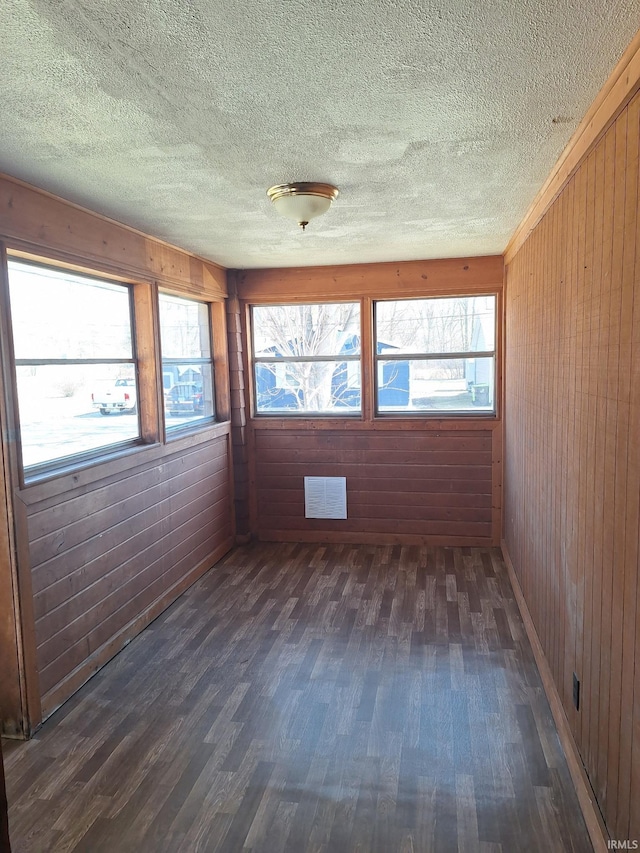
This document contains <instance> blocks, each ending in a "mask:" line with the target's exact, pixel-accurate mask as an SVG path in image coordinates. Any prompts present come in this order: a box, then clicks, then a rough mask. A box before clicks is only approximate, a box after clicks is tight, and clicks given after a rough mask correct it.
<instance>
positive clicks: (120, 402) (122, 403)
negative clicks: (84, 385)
mask: <svg viewBox="0 0 640 853" xmlns="http://www.w3.org/2000/svg"><path fill="white" fill-rule="evenodd" d="M91 401H92V403H93V405H94V406H96V408H97V409H99V411H100V414H101V415H110V414H111V413H112V412H127V413H129V414H133V413H135V412H136V406H137V403H138V399H137V389H136V381H135V379H116V381H115V384H114V385H111V386H110V387H107V388H105V389H104V390H102V391H99V392H96V393H94V394H92V395H91Z"/></svg>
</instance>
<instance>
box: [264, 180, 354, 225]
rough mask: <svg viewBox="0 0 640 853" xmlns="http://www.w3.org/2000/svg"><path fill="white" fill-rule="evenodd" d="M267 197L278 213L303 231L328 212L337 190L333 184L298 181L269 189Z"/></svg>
mask: <svg viewBox="0 0 640 853" xmlns="http://www.w3.org/2000/svg"><path fill="white" fill-rule="evenodd" d="M267 195H268V196H269V198H270V199H271V201H272V202H273V204H274V206H275V208H276V210H277V211H278V212H279V213H281V214H282V215H283V216H287V217H288V218H289V219H294V220H295V221H296V222H297V223H298V225H299V226H300V227H301V228H302V230H303V231H304V229H305V228H306V227H307V225H308V224H309V221H310V220H311V219H313V218H315V217H316V216H320V215H321V214H322V213H326V211H327V210H329V208H330V207H331V202H332V201H333V200H334V199H335V198H336V197H337V195H338V188H337V187H334V186H333V184H321V183H317V182H315V181H300V182H298V183H293V184H278V185H277V186H275V187H270V188H269V189H268V190H267Z"/></svg>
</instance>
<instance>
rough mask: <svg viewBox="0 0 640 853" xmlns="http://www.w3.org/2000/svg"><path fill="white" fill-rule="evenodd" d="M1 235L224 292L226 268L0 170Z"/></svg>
mask: <svg viewBox="0 0 640 853" xmlns="http://www.w3.org/2000/svg"><path fill="white" fill-rule="evenodd" d="M0 238H1V239H4V240H6V241H7V242H8V243H10V244H11V245H12V246H14V247H16V248H22V249H28V250H30V252H31V253H32V254H33V253H35V254H42V255H44V257H49V258H55V259H57V260H61V261H65V262H68V263H70V264H72V265H73V266H74V267H75V268H78V269H84V270H87V271H91V269H92V264H97V266H98V268H99V269H102V270H104V271H105V272H113V273H115V274H116V275H119V276H127V275H128V276H131V277H133V278H134V279H137V280H146V281H155V280H158V279H160V280H162V281H163V282H164V283H171V284H172V285H174V287H176V288H178V289H179V290H180V291H183V292H187V293H189V294H191V295H192V296H195V295H202V296H210V297H217V298H223V297H224V296H226V292H227V290H226V273H225V271H224V270H223V269H222V268H221V267H219V266H217V265H216V264H213V263H211V262H209V261H203V260H201V259H200V258H196V257H194V256H193V255H190V254H189V253H188V252H185V251H184V250H182V249H178V248H176V247H175V246H170V245H168V244H167V243H164V242H162V241H161V240H157V239H155V238H153V237H150V236H149V235H147V234H142V233H141V232H139V231H135V230H134V229H133V228H129V227H128V226H126V225H122V224H120V223H118V222H114V221H113V220H110V219H107V218H106V217H103V216H100V215H99V214H97V213H93V212H92V211H89V210H86V209H84V208H81V207H79V206H77V205H74V204H71V203H70V202H68V201H64V200H63V199H60V198H57V197H56V196H53V195H51V194H50V193H46V192H44V190H39V189H37V188H35V187H32V186H29V185H28V184H25V183H23V182H22V181H18V180H16V179H15V178H11V177H9V176H6V175H0Z"/></svg>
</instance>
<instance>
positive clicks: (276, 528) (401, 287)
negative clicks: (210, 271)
mask: <svg viewBox="0 0 640 853" xmlns="http://www.w3.org/2000/svg"><path fill="white" fill-rule="evenodd" d="M234 282H235V287H236V288H237V294H238V297H239V299H240V301H241V304H243V306H244V307H245V312H243V317H244V318H245V319H246V307H247V306H248V305H251V304H265V303H268V302H296V301H314V300H325V301H326V300H331V299H337V300H340V299H342V300H345V299H346V300H361V301H362V305H363V316H365V317H367V316H368V312H370V311H371V304H372V299H376V298H393V297H396V298H398V299H402V298H410V297H420V296H444V295H454V294H455V295H460V294H473V293H497V294H498V302H500V292H501V290H502V284H503V265H502V258H500V257H484V258H454V259H449V260H435V261H434V260H432V261H408V262H403V263H397V264H359V265H349V266H332V267H308V268H294V269H280V270H244V271H241V272H238V273H237V274H236V275H235V277H234ZM367 325H368V321H367V319H365V321H364V330H365V331H363V336H362V339H363V342H364V343H363V391H362V396H363V402H362V415H361V417H360V418H352V417H346V418H342V419H340V418H315V419H313V418H288V419H287V418H272V417H251V414H250V413H249V419H248V426H249V429H248V430H247V431H246V449H247V453H246V456H245V457H243V460H242V462H243V464H244V465H246V468H247V470H248V473H249V485H250V490H249V494H250V510H251V512H250V518H251V528H252V530H253V532H256V533H257V534H258V536H259V537H260V538H262V539H265V540H269V539H271V540H276V541H287V540H294V541H333V542H363V543H369V542H372V543H377V542H404V543H432V544H447V545H454V544H458V545H465V544H467V545H471V544H475V545H487V544H498V543H499V541H500V535H501V534H500V525H501V508H502V491H501V490H502V464H501V462H502V460H501V446H502V427H501V420H500V403H499V401H498V404H497V405H498V417H496V418H493V417H486V416H485V417H482V416H479V417H474V416H464V417H459V418H435V419H434V418H432V417H429V416H424V417H421V416H417V417H416V416H414V417H400V416H398V417H395V416H394V417H384V416H383V417H376V416H375V415H374V405H373V383H372V375H373V371H372V369H371V365H370V364H369V362H368V357H367V347H369V348H370V347H371V335H370V334H369V335H368V336H367V333H366V329H367ZM243 331H244V338H243V341H242V348H243V350H244V351H245V353H249V352H250V345H249V340H248V336H249V330H248V328H247V326H246V324H245V326H244V329H243ZM500 355H501V354H500V351H499V349H498V357H497V362H498V372H500ZM244 366H245V371H246V377H245V379H244V380H243V382H242V389H240V385H238V387H239V397H238V405H241V406H242V411H241V412H239V415H242V416H243V417H244V415H245V412H246V411H247V409H249V412H250V406H247V404H246V402H245V392H247V396H248V397H249V398H250V396H251V394H250V391H251V379H250V377H251V365H250V360H249V358H248V357H245V361H244ZM240 391H242V393H240ZM305 476H346V477H347V509H348V516H349V517H348V519H345V520H331V521H329V520H318V519H306V518H305V517H304V477H305Z"/></svg>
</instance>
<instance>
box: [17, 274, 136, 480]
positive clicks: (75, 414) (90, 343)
mask: <svg viewBox="0 0 640 853" xmlns="http://www.w3.org/2000/svg"><path fill="white" fill-rule="evenodd" d="M8 271H9V297H10V303H11V325H12V332H13V347H14V359H15V367H16V379H17V395H18V417H19V422H20V437H21V445H22V463H23V467H24V469H25V475H28V474H29V473H31V472H36V471H39V470H40V469H42V468H43V467H49V466H51V465H52V463H57V462H59V460H64V459H67V458H68V457H73V456H77V455H78V454H87V453H89V454H92V453H95V452H96V451H98V450H104V449H105V448H112V447H113V446H114V445H117V444H121V443H123V442H133V441H135V440H137V439H138V438H139V435H140V430H139V424H138V417H137V387H136V362H135V357H134V349H133V336H132V328H131V299H130V292H129V291H130V289H129V287H128V286H127V285H123V284H115V283H113V282H110V281H102V280H100V279H98V278H89V277H85V276H80V275H76V274H74V273H71V272H67V271H64V270H59V269H54V268H50V267H46V266H40V265H37V264H32V263H25V262H22V261H17V260H10V261H9V264H8ZM116 401H117V402H118V405H116ZM103 409H104V411H103ZM101 411H102V414H103V415H104V414H108V415H109V417H104V416H102V415H101Z"/></svg>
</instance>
